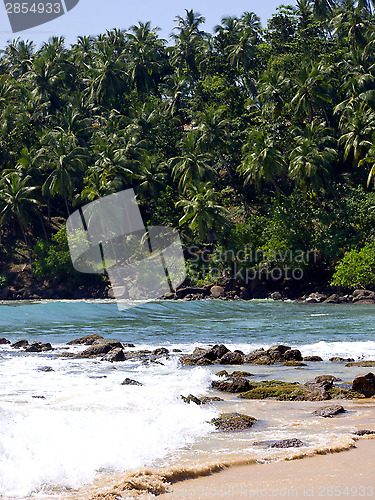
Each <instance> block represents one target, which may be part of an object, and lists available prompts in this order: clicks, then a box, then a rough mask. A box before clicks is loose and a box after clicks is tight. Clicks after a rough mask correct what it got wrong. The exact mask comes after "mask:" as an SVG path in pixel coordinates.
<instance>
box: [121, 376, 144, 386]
mask: <svg viewBox="0 0 375 500" xmlns="http://www.w3.org/2000/svg"><path fill="white" fill-rule="evenodd" d="M121 385H144V384H142V383H141V382H137V381H136V380H132V379H131V378H126V379H125V380H124V381H123V382H121Z"/></svg>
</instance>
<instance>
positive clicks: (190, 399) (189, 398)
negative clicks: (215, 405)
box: [181, 394, 202, 405]
mask: <svg viewBox="0 0 375 500" xmlns="http://www.w3.org/2000/svg"><path fill="white" fill-rule="evenodd" d="M181 399H182V400H183V401H184V403H188V404H190V403H195V404H196V405H201V404H202V401H201V400H200V399H199V398H197V397H196V396H193V395H192V394H189V396H187V397H185V396H181Z"/></svg>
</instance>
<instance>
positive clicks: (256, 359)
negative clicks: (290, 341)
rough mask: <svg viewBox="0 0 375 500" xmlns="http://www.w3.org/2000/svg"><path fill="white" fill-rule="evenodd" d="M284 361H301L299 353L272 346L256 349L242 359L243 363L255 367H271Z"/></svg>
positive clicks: (285, 347) (282, 346)
mask: <svg viewBox="0 0 375 500" xmlns="http://www.w3.org/2000/svg"><path fill="white" fill-rule="evenodd" d="M286 361H302V354H301V351H299V350H298V349H292V348H291V347H290V346H286V345H274V346H271V347H270V348H269V349H267V351H266V350H264V349H263V348H261V349H256V350H255V351H252V352H250V353H249V354H248V355H246V356H245V357H244V363H249V364H256V365H272V364H274V363H285V362H286Z"/></svg>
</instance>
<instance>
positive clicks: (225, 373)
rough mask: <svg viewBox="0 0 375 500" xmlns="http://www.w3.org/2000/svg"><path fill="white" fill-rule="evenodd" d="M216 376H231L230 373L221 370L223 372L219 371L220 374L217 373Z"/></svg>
mask: <svg viewBox="0 0 375 500" xmlns="http://www.w3.org/2000/svg"><path fill="white" fill-rule="evenodd" d="M215 375H216V376H217V377H228V376H229V373H228V372H227V371H226V370H221V371H219V372H217V373H215Z"/></svg>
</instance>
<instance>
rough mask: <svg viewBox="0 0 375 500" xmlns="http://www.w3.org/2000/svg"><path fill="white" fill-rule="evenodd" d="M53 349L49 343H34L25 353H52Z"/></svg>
mask: <svg viewBox="0 0 375 500" xmlns="http://www.w3.org/2000/svg"><path fill="white" fill-rule="evenodd" d="M52 350H53V348H52V346H51V344H50V343H49V342H45V343H42V342H32V343H31V344H29V345H28V346H27V347H25V352H44V351H52Z"/></svg>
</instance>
